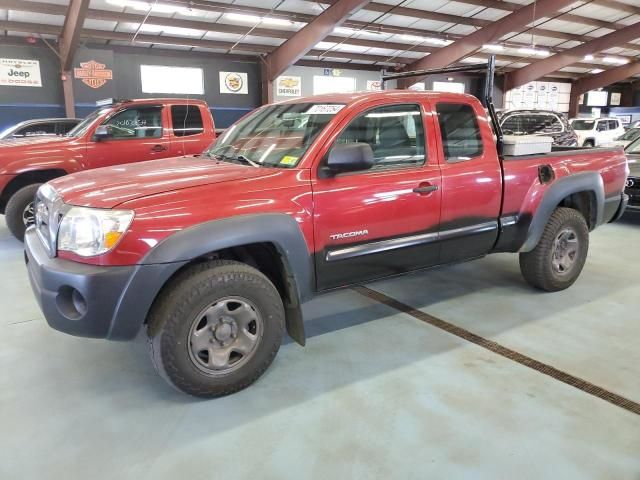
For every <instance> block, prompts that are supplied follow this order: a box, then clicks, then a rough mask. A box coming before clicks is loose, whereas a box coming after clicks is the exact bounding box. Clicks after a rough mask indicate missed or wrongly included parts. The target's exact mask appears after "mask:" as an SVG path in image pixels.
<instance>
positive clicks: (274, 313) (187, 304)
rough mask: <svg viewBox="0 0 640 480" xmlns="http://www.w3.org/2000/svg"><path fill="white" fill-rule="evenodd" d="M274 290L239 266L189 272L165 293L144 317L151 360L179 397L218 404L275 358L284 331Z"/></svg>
mask: <svg viewBox="0 0 640 480" xmlns="http://www.w3.org/2000/svg"><path fill="white" fill-rule="evenodd" d="M284 318H285V315H284V307H283V305H282V299H281V298H280V295H279V294H278V291H277V289H276V288H275V286H274V285H273V283H271V281H270V280H269V279H268V278H267V277H266V276H265V275H263V274H262V273H261V272H260V271H258V270H256V269H255V268H252V267H250V266H248V265H245V264H242V263H239V262H230V261H213V262H207V263H203V264H200V265H196V266H194V267H191V268H189V269H187V270H186V271H184V272H183V273H181V274H180V275H179V276H178V277H177V278H176V279H175V280H173V281H172V282H171V283H170V284H169V286H168V287H167V288H165V289H164V291H163V293H162V294H161V296H160V298H159V299H158V300H157V301H156V303H155V304H154V307H153V309H152V311H151V313H150V316H149V322H148V329H147V333H148V337H149V342H148V344H149V347H150V354H151V358H152V360H153V363H154V365H155V367H156V370H157V371H158V373H159V374H160V375H161V376H162V377H163V378H164V379H165V380H167V382H169V384H171V385H173V386H174V387H175V388H177V389H178V390H181V391H183V392H185V393H188V394H191V395H195V396H199V397H209V398H211V397H219V396H223V395H229V394H231V393H234V392H237V391H239V390H242V389H243V388H246V387H248V386H249V385H251V384H252V383H253V382H255V381H256V380H257V379H258V378H259V377H260V376H261V375H262V374H263V373H264V371H265V370H266V369H267V368H268V367H269V365H270V364H271V362H272V361H273V359H274V358H275V356H276V354H277V353H278V350H279V348H280V344H281V342H282V337H283V334H284V324H285V320H284Z"/></svg>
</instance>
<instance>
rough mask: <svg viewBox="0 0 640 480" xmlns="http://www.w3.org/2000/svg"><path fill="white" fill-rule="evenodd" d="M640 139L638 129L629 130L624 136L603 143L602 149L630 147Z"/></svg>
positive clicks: (639, 130) (639, 129) (639, 128)
mask: <svg viewBox="0 0 640 480" xmlns="http://www.w3.org/2000/svg"><path fill="white" fill-rule="evenodd" d="M637 138H640V127H636V128H630V129H629V130H627V131H626V132H625V133H624V135H622V136H621V137H618V138H616V139H615V140H614V141H613V142H609V143H605V144H603V145H602V146H603V147H626V146H627V145H630V144H631V143H632V142H633V141H634V140H635V139H637Z"/></svg>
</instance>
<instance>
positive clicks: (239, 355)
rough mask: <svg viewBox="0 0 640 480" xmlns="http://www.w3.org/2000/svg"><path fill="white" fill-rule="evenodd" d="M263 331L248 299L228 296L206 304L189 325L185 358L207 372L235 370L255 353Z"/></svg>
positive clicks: (256, 312)
mask: <svg viewBox="0 0 640 480" xmlns="http://www.w3.org/2000/svg"><path fill="white" fill-rule="evenodd" d="M263 333H264V322H263V320H262V317H261V315H260V313H259V312H258V309H257V308H256V306H255V304H253V302H251V301H250V300H248V299H246V298H244V297H239V296H230V297H223V298H221V299H219V300H217V301H216V302H214V303H212V304H209V305H208V306H207V307H205V308H204V309H202V311H201V312H200V313H199V314H198V315H197V316H196V318H195V319H194V320H193V322H192V323H191V328H190V329H189V344H188V350H189V358H190V359H191V362H192V363H193V364H194V366H195V367H196V368H198V369H199V370H200V371H202V372H203V373H205V374H207V375H211V376H219V375H226V374H229V373H231V372H233V371H236V370H238V369H239V368H241V367H242V366H244V365H246V363H247V362H248V361H249V360H251V358H252V357H253V356H254V355H255V353H256V350H257V348H258V345H259V344H260V341H261V340H262V336H263Z"/></svg>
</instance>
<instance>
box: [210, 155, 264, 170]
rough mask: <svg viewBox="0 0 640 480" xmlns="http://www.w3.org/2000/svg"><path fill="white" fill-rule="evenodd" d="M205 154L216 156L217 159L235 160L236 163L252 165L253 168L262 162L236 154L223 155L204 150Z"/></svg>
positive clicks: (224, 160) (211, 156)
mask: <svg viewBox="0 0 640 480" xmlns="http://www.w3.org/2000/svg"><path fill="white" fill-rule="evenodd" d="M206 155H207V156H208V157H209V158H217V159H219V160H222V161H223V162H237V163H243V164H245V165H250V166H252V167H255V168H259V167H261V166H262V164H260V163H257V162H254V161H253V160H250V159H249V158H247V157H245V156H244V155H237V156H235V157H234V156H232V155H223V154H221V153H211V152H206Z"/></svg>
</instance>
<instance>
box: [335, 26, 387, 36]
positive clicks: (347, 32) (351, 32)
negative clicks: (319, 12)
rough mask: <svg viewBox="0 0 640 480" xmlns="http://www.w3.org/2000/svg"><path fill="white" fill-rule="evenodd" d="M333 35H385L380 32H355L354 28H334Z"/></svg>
mask: <svg viewBox="0 0 640 480" xmlns="http://www.w3.org/2000/svg"><path fill="white" fill-rule="evenodd" d="M333 32H334V33H339V34H341V35H349V36H351V35H356V34H358V35H373V36H379V35H386V34H384V33H382V32H374V31H371V30H356V29H354V28H349V27H336V28H334V29H333Z"/></svg>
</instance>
